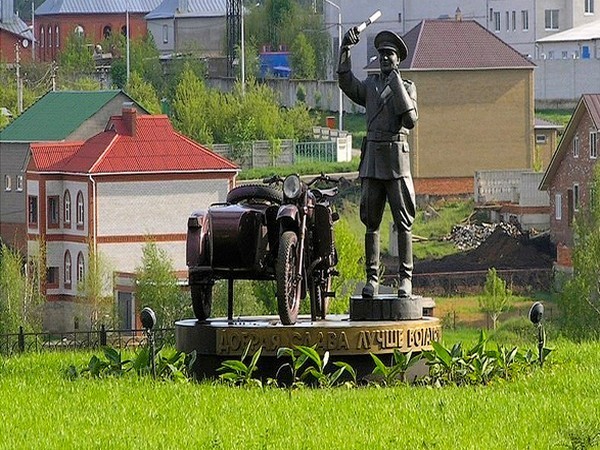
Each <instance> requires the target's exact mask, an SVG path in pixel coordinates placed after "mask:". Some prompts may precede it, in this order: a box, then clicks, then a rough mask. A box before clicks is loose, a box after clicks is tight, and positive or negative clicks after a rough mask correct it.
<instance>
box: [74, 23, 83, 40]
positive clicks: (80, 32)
mask: <svg viewBox="0 0 600 450" xmlns="http://www.w3.org/2000/svg"><path fill="white" fill-rule="evenodd" d="M74 32H75V34H76V35H77V36H78V37H83V36H84V35H85V30H84V29H83V27H82V26H81V25H77V26H76V27H75V30H74Z"/></svg>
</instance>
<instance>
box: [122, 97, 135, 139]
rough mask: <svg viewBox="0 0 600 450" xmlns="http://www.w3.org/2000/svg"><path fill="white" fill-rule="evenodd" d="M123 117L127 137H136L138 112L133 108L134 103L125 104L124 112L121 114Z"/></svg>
mask: <svg viewBox="0 0 600 450" xmlns="http://www.w3.org/2000/svg"><path fill="white" fill-rule="evenodd" d="M121 116H122V117H123V124H124V125H125V129H126V130H127V135H128V136H135V122H136V116H137V111H136V109H135V107H134V106H133V103H132V102H125V103H123V110H122V112H121Z"/></svg>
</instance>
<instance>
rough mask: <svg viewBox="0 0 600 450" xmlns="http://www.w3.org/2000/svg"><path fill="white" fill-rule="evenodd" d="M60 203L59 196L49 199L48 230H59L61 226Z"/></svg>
mask: <svg viewBox="0 0 600 450" xmlns="http://www.w3.org/2000/svg"><path fill="white" fill-rule="evenodd" d="M58 203H59V199H58V195H52V196H50V197H48V228H58V226H59V225H60V223H59V222H60V219H59V213H58V211H59V205H58Z"/></svg>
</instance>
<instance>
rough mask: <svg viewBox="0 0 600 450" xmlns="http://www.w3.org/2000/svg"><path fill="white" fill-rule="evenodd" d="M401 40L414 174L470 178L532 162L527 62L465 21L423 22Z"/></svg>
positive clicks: (530, 89)
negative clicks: (411, 110)
mask: <svg viewBox="0 0 600 450" xmlns="http://www.w3.org/2000/svg"><path fill="white" fill-rule="evenodd" d="M404 40H405V42H406V44H407V46H408V48H409V57H408V58H407V59H406V60H404V61H402V63H401V71H402V76H403V77H404V78H406V79H410V80H412V81H414V83H415V84H416V86H417V93H418V108H419V121H418V123H417V126H416V127H415V128H414V130H412V131H411V135H410V136H409V139H410V141H411V152H412V155H411V164H412V173H413V176H414V178H416V179H428V178H468V179H470V180H471V183H472V179H473V176H474V174H475V171H477V170H500V169H502V170H505V169H530V168H532V167H533V162H534V153H535V152H534V148H535V142H534V112H535V111H534V98H533V69H534V67H535V66H534V64H532V63H531V62H530V61H529V60H528V59H526V58H525V57H523V56H522V55H521V54H519V53H518V52H516V51H515V50H514V49H513V48H511V47H510V46H508V45H507V44H505V43H504V42H503V41H501V40H500V39H498V38H497V37H496V36H495V35H494V34H492V33H491V32H489V31H488V30H486V29H485V28H484V27H482V26H481V25H480V24H479V23H477V22H476V21H471V20H465V21H462V20H424V21H422V22H421V23H420V24H419V25H417V26H416V27H415V28H413V29H412V30H410V31H409V32H408V33H407V34H406V35H405V36H404ZM368 70H369V71H371V70H379V62H378V61H376V60H375V61H373V62H371V64H370V65H369V66H368Z"/></svg>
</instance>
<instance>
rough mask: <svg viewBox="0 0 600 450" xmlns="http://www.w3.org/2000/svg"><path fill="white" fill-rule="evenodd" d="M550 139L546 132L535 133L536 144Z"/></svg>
mask: <svg viewBox="0 0 600 450" xmlns="http://www.w3.org/2000/svg"><path fill="white" fill-rule="evenodd" d="M547 141H548V139H547V138H546V135H545V134H536V135H535V143H536V144H545V143H546V142H547Z"/></svg>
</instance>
